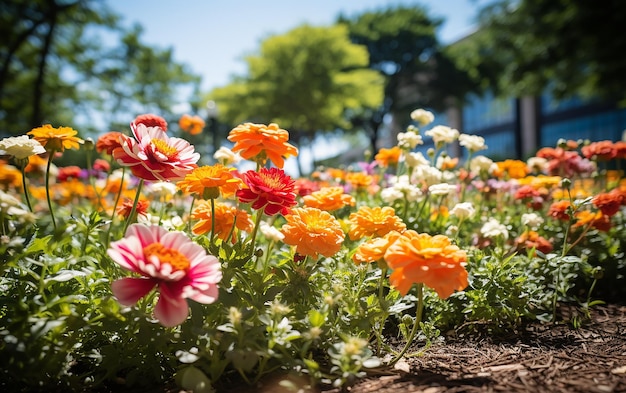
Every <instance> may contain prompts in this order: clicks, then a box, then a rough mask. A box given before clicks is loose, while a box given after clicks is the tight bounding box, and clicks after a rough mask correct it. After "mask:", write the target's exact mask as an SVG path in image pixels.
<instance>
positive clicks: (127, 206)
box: [117, 198, 150, 218]
mask: <svg viewBox="0 0 626 393" xmlns="http://www.w3.org/2000/svg"><path fill="white" fill-rule="evenodd" d="M134 202H135V201H134V200H133V199H131V198H126V199H124V203H122V205H121V206H118V208H117V214H118V215H120V216H123V217H124V218H128V216H130V212H131V211H132V209H133V203H134ZM149 206H150V202H148V200H147V199H143V198H139V201H137V210H136V212H137V215H138V216H139V215H141V216H145V215H147V214H148V207H149Z"/></svg>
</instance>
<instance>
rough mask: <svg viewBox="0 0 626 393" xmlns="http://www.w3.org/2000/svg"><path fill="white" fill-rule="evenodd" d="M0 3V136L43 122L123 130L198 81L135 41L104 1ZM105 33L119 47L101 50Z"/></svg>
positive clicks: (168, 54) (135, 34)
mask: <svg viewBox="0 0 626 393" xmlns="http://www.w3.org/2000/svg"><path fill="white" fill-rule="evenodd" d="M1 1H2V7H0V34H2V37H3V39H2V41H0V130H2V133H3V134H4V133H9V134H23V133H24V132H26V131H28V130H29V129H31V128H33V127H36V126H39V125H41V124H42V123H54V124H56V125H67V126H73V127H75V128H77V129H80V130H81V131H84V132H86V133H92V134H93V133H97V132H99V131H103V129H105V130H106V129H107V128H108V129H114V128H113V127H117V126H121V125H123V126H124V127H127V125H128V121H129V120H130V119H132V117H133V116H135V115H136V114H138V112H146V111H150V110H154V111H158V112H159V114H161V115H163V116H168V115H169V114H170V113H171V110H172V109H171V108H172V107H173V106H174V103H176V100H177V94H178V88H179V87H181V86H183V85H187V84H197V83H198V81H199V78H198V77H197V76H194V75H192V74H190V73H189V72H188V71H187V70H186V69H185V67H184V66H183V65H180V64H177V63H176V62H175V61H174V59H173V56H172V50H171V49H165V50H163V49H158V48H152V47H149V46H147V45H145V44H143V43H141V41H140V34H141V29H140V28H138V27H135V28H134V29H133V30H130V31H126V30H125V29H124V28H123V27H122V26H121V25H120V21H119V17H118V16H117V15H115V14H114V13H112V12H111V11H110V10H109V9H108V8H107V7H106V6H105V4H104V3H103V2H100V1H96V0H33V1H28V2H25V1H21V0H1ZM105 34H106V37H105V36H104V35H105ZM111 36H113V37H114V38H115V37H120V41H119V42H120V44H118V45H105V42H107V41H108V42H110V37H111ZM116 116H119V117H116ZM122 117H123V118H124V119H125V120H124V121H123V122H120V121H118V120H117V119H120V118H122ZM79 125H80V127H79Z"/></svg>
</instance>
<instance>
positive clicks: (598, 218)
mask: <svg viewBox="0 0 626 393" xmlns="http://www.w3.org/2000/svg"><path fill="white" fill-rule="evenodd" d="M574 217H575V218H576V223H574V225H572V227H574V228H579V227H584V226H586V225H591V226H592V227H594V228H596V229H597V230H599V231H604V232H606V231H608V230H609V229H611V220H610V217H609V216H605V215H604V214H602V212H601V211H599V212H595V213H594V212H592V211H589V210H581V211H578V212H576V214H574Z"/></svg>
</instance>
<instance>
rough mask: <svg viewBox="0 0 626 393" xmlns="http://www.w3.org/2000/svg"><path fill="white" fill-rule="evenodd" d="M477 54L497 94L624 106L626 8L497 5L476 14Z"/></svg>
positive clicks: (545, 1) (537, 2) (536, 2)
mask: <svg viewBox="0 0 626 393" xmlns="http://www.w3.org/2000/svg"><path fill="white" fill-rule="evenodd" d="M480 25H481V30H484V34H483V35H482V37H481V41H482V48H481V54H482V55H483V56H488V57H489V61H492V62H496V63H497V64H498V65H499V67H497V68H495V69H494V71H495V70H498V69H499V71H498V72H497V73H496V74H495V77H496V78H497V81H498V84H497V85H496V86H495V87H496V88H499V90H501V91H506V92H507V93H508V94H513V95H516V96H522V95H540V94H541V93H543V92H544V91H545V89H546V87H548V88H549V89H550V90H551V92H552V94H554V95H555V96H556V97H557V98H563V97H567V96H573V95H581V96H595V97H599V98H604V99H607V100H621V101H622V102H623V103H624V104H626V95H625V94H626V93H625V92H626V57H624V53H626V37H625V36H624V35H623V34H620V33H619V32H620V31H622V30H623V27H624V26H626V2H624V1H621V0H606V1H602V2H600V3H594V2H591V1H575V0H517V1H511V0H501V1H497V2H496V3H494V4H492V5H490V6H488V7H486V8H485V9H483V10H482V12H481V24H480Z"/></svg>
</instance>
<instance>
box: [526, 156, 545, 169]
mask: <svg viewBox="0 0 626 393" xmlns="http://www.w3.org/2000/svg"><path fill="white" fill-rule="evenodd" d="M526 166H527V167H528V169H529V170H530V171H531V172H535V171H536V172H540V173H547V172H548V160H546V159H545V158H543V157H530V158H529V159H528V160H527V161H526Z"/></svg>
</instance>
